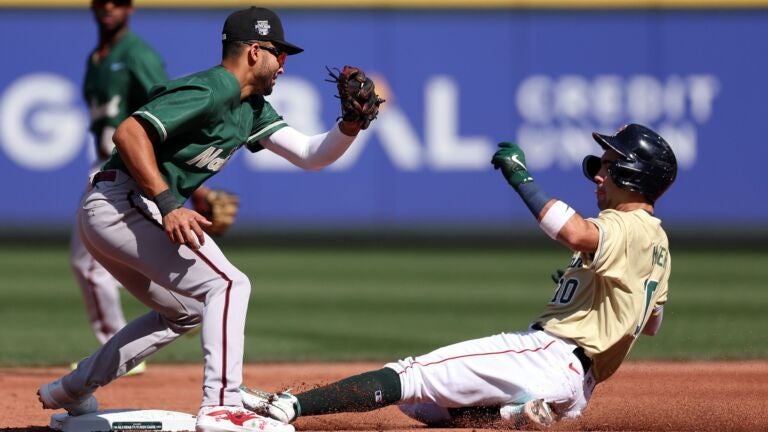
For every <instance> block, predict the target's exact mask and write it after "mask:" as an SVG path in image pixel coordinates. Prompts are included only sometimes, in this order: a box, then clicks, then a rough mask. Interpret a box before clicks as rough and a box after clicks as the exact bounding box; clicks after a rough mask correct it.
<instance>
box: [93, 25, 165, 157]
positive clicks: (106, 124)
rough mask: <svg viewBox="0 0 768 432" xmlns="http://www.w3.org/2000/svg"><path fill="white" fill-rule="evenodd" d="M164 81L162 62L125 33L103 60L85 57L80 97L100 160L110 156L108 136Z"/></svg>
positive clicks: (111, 145)
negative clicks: (85, 64) (152, 89)
mask: <svg viewBox="0 0 768 432" xmlns="http://www.w3.org/2000/svg"><path fill="white" fill-rule="evenodd" d="M167 80H168V75H167V74H166V72H165V67H164V66H163V61H162V59H161V58H160V56H159V55H158V54H157V53H156V52H155V50H153V49H152V47H150V46H149V45H147V43H146V42H144V41H143V40H141V39H140V38H139V37H138V36H136V34H134V33H132V32H130V31H129V32H127V33H125V35H123V37H122V38H121V39H120V40H119V41H118V42H117V44H115V46H113V47H112V49H110V51H109V53H108V54H107V55H106V57H104V58H99V56H98V53H97V50H94V51H93V52H91V54H90V55H89V56H88V65H87V67H86V72H85V81H84V83H83V96H84V98H85V101H86V102H87V103H88V107H89V109H90V112H91V128H90V129H91V132H92V133H93V137H94V140H95V143H96V154H97V155H98V156H99V159H100V160H104V159H106V158H107V157H108V156H109V154H110V153H111V152H112V147H113V144H112V134H113V133H114V131H115V129H116V128H117V126H118V125H119V124H120V123H122V121H123V120H125V119H126V118H127V117H128V116H129V115H130V114H131V113H132V112H134V111H135V110H136V109H138V108H139V107H141V106H142V105H144V104H145V103H147V100H148V97H149V90H150V89H151V88H152V86H154V85H155V84H159V83H162V82H165V81H167Z"/></svg>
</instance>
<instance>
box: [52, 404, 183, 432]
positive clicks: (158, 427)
mask: <svg viewBox="0 0 768 432" xmlns="http://www.w3.org/2000/svg"><path fill="white" fill-rule="evenodd" d="M195 420H196V417H195V416H193V415H192V414H186V413H180V412H175V411H163V410H137V409H116V410H105V411H96V412H94V413H91V414H85V415H81V416H75V417H72V416H70V415H69V414H67V413H58V414H54V415H52V416H51V424H50V428H51V429H53V430H57V431H62V432H119V431H163V432H187V431H194V430H195Z"/></svg>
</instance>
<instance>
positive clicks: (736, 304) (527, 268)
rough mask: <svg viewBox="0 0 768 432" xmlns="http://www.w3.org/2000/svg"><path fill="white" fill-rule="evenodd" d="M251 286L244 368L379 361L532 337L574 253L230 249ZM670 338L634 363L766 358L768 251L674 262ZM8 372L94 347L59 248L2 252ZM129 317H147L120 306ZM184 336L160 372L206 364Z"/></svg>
mask: <svg viewBox="0 0 768 432" xmlns="http://www.w3.org/2000/svg"><path fill="white" fill-rule="evenodd" d="M225 251H227V253H228V256H229V258H230V259H231V260H232V262H233V263H235V264H236V265H237V266H238V267H239V268H240V269H241V270H243V271H244V272H245V273H246V274H247V275H249V276H250V277H251V281H252V284H253V293H252V296H251V300H250V305H249V316H248V322H247V328H246V361H249V362H252V361H302V360H327V361H334V360H377V361H387V360H394V359H396V358H399V357H403V356H407V355H413V354H420V353H424V352H427V351H429V350H431V349H433V348H436V347H439V346H442V345H446V344H449V343H453V342H457V341H461V340H465V339H470V338H476V337H482V336H486V335H490V334H494V333H499V332H502V331H517V330H522V329H524V328H525V327H526V326H527V324H528V323H529V322H530V321H531V319H532V318H534V317H535V316H536V315H537V314H538V313H539V312H541V310H542V308H543V306H544V304H545V302H546V301H547V300H548V299H549V296H550V294H551V281H550V279H549V274H550V273H551V272H552V271H553V270H554V269H555V268H557V267H563V266H565V265H566V264H567V262H568V260H569V258H570V254H569V253H568V252H567V251H565V250H561V249H559V248H557V247H553V248H552V249H546V250H541V249H536V250H532V251H525V250H521V248H515V247H510V249H509V250H493V249H489V250H485V249H451V248H448V249H443V250H439V249H429V248H418V249H415V250H410V251H409V250H408V249H405V248H401V249H392V248H387V249H384V250H374V249H361V248H351V249H339V248H337V249H333V248H329V249H299V248H278V249H257V248H254V249H247V248H231V247H230V248H227V247H226V246H225ZM672 253H673V271H672V281H671V287H670V300H669V304H668V306H667V308H666V310H665V319H664V324H663V326H662V329H661V332H660V333H659V335H658V336H656V337H654V338H648V337H645V338H641V340H640V341H638V343H637V345H636V346H635V348H634V349H633V351H632V358H636V359H638V358H663V359H694V358H702V359H716V358H718V359H722V358H767V357H768V338H766V337H765V333H764V332H765V329H766V328H768V314H766V313H765V312H766V310H768V290H767V289H766V288H765V286H764V283H765V281H766V280H768V252H746V251H745V252H740V251H727V252H723V251H713V252H688V251H674V250H673V252H672ZM0 285H2V288H0V293H2V294H1V295H2V301H0V328H2V329H3V332H2V337H0V365H2V366H15V365H56V364H59V365H60V364H67V363H69V362H70V361H74V360H77V359H79V358H81V357H83V356H85V355H87V354H88V353H90V352H91V351H92V350H93V349H95V348H96V347H97V342H96V340H95V338H94V337H93V335H92V334H91V332H90V328H89V327H88V324H87V320H86V317H85V311H84V308H83V305H82V300H81V298H80V293H79V289H78V288H77V286H76V284H75V282H74V279H73V277H72V275H71V273H70V270H69V266H68V262H67V251H66V248H65V247H64V246H61V247H52V246H48V247H36V246H30V247H24V248H19V247H14V248H10V247H4V246H0ZM123 301H124V307H125V309H126V315H127V316H128V317H129V318H130V317H135V316H137V315H139V314H141V313H143V311H144V307H143V306H142V305H140V304H139V303H138V302H136V301H135V300H134V299H133V298H132V297H130V295H127V294H125V293H124V296H123ZM200 358H201V354H200V346H199V341H198V339H197V338H196V337H184V338H181V339H180V340H178V341H176V342H175V343H173V344H171V345H170V346H169V347H167V348H165V349H164V350H162V351H161V352H160V353H158V354H157V355H156V356H155V357H154V358H153V361H195V362H196V361H199V360H200Z"/></svg>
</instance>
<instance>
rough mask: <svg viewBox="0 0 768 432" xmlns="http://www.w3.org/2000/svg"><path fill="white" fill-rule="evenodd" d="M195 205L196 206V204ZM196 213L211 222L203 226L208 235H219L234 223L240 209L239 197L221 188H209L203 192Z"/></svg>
mask: <svg viewBox="0 0 768 432" xmlns="http://www.w3.org/2000/svg"><path fill="white" fill-rule="evenodd" d="M196 207H197V206H196ZM199 207H202V208H200V209H198V213H200V214H201V215H203V216H205V217H206V218H207V219H208V220H210V221H211V222H212V224H211V226H207V227H203V229H204V230H205V232H207V233H208V234H210V235H217V236H220V235H222V234H224V233H225V232H226V231H227V229H228V228H229V227H230V226H231V225H232V224H233V223H235V216H237V212H238V210H239V209H240V197H238V196H237V195H235V194H233V193H229V192H225V191H223V190H218V189H211V190H210V191H209V192H208V193H206V194H205V197H204V202H203V203H201V205H200V206H199Z"/></svg>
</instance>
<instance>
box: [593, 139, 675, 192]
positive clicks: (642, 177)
mask: <svg viewBox="0 0 768 432" xmlns="http://www.w3.org/2000/svg"><path fill="white" fill-rule="evenodd" d="M592 138H594V139H595V141H597V143H598V144H600V146H601V147H602V148H603V149H604V150H608V149H612V150H615V151H616V153H618V154H619V156H620V158H619V159H617V160H616V161H614V162H613V163H612V164H611V166H609V167H608V173H609V174H610V176H611V178H612V179H613V181H614V183H616V184H617V185H618V186H619V187H620V188H622V189H627V190H631V191H635V192H640V193H642V194H643V195H644V196H645V197H646V198H647V199H648V200H649V201H650V202H651V203H653V202H655V201H656V200H657V199H658V198H659V197H660V196H661V194H663V193H664V191H666V190H667V188H669V186H670V185H671V184H672V182H674V181H675V177H676V176H677V159H676V158H675V154H674V153H673V152H672V148H671V147H670V146H669V144H667V142H666V141H665V140H664V138H662V137H661V135H659V134H657V133H656V132H654V131H652V130H650V129H648V128H647V127H645V126H641V125H638V124H629V125H626V126H624V127H623V128H622V129H620V130H619V132H618V133H617V134H616V135H601V134H599V133H596V132H593V133H592ZM581 166H582V169H583V171H584V175H585V176H587V178H588V179H590V180H592V181H594V177H595V174H597V172H598V171H600V158H599V157H597V156H587V157H585V158H584V161H583V162H582V164H581Z"/></svg>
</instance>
